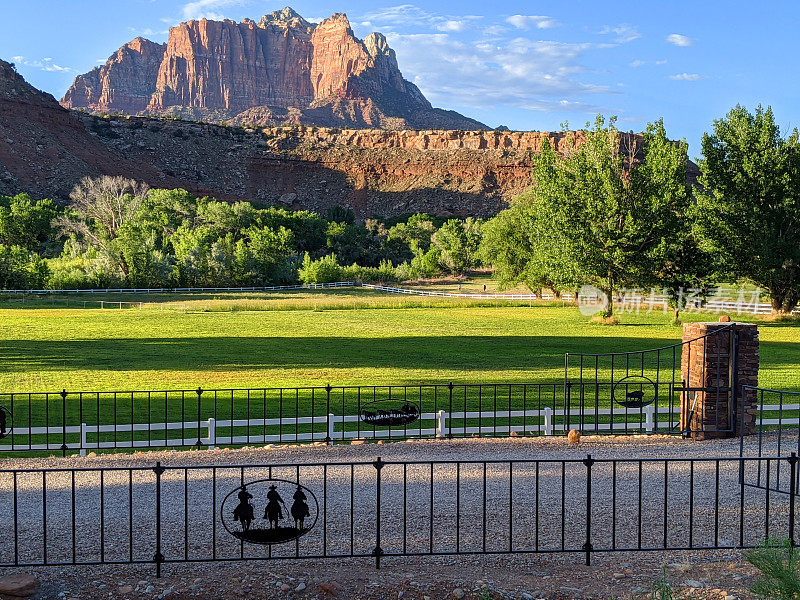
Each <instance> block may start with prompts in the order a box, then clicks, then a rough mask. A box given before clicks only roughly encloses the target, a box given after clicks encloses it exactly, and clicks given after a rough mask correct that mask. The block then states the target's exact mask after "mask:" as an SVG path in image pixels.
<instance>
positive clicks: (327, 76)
mask: <svg viewBox="0 0 800 600" xmlns="http://www.w3.org/2000/svg"><path fill="white" fill-rule="evenodd" d="M61 103H62V105H63V106H65V107H67V108H85V109H89V110H92V111H99V112H121V113H128V114H155V115H163V114H178V115H181V116H184V117H189V118H194V119H201V120H209V121H217V122H220V121H232V122H233V123H245V122H246V123H252V124H258V125H262V126H266V125H275V124H281V123H295V124H301V123H302V124H316V125H328V126H336V125H348V126H351V127H383V128H387V129H404V128H428V127H436V128H444V129H486V127H485V126H484V125H482V124H481V123H478V122H477V121H474V120H472V119H468V118H467V117H464V116H463V115H460V114H458V113H455V112H452V111H445V110H441V109H435V108H433V107H432V106H431V104H430V103H429V102H428V101H427V100H426V99H425V97H424V96H423V95H422V93H421V92H420V91H419V89H418V88H417V87H416V86H415V85H414V84H413V83H411V82H409V81H406V80H405V79H404V78H403V76H402V74H401V72H400V69H399V67H398V64H397V58H396V56H395V53H394V51H393V50H392V49H391V48H390V47H389V45H388V44H387V42H386V38H385V37H384V36H383V35H381V34H379V33H373V34H370V35H369V36H367V38H366V39H365V40H363V41H362V40H359V39H358V38H356V37H355V35H354V34H353V31H352V29H351V28H350V23H349V21H348V20H347V17H346V16H345V15H344V14H335V15H333V16H332V17H330V18H328V19H326V20H324V21H323V22H321V23H319V24H316V25H315V24H312V23H309V22H308V21H306V20H305V19H303V18H302V17H301V16H300V15H298V14H297V13H295V12H294V11H293V10H292V9H290V8H288V7H287V8H285V9H284V10H282V11H279V12H274V13H271V14H269V15H266V16H264V17H263V18H262V19H261V20H260V21H259V22H258V23H256V22H255V21H252V20H250V19H245V20H244V21H242V22H241V23H236V22H234V21H231V20H224V21H209V20H206V19H203V20H201V21H195V20H193V21H188V22H186V23H181V24H180V25H178V26H177V27H172V28H170V31H169V39H168V41H167V43H166V45H160V44H154V43H153V42H150V41H148V40H144V39H142V38H137V39H136V40H134V41H132V42H130V43H128V44H126V45H125V46H123V47H122V48H120V49H119V50H118V51H117V52H116V53H115V54H114V55H113V56H111V57H110V58H109V59H108V61H107V62H106V64H105V65H103V66H102V67H99V68H95V69H93V70H92V71H90V72H89V73H86V74H85V75H79V76H78V77H76V78H75V82H74V83H73V85H72V87H71V88H70V89H69V90H68V91H67V93H66V95H65V96H64V98H63V99H62V101H61Z"/></svg>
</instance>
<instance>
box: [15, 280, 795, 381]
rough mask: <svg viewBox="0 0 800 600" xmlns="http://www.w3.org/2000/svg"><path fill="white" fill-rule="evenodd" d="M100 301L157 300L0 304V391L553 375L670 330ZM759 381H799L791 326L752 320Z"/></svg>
mask: <svg viewBox="0 0 800 600" xmlns="http://www.w3.org/2000/svg"><path fill="white" fill-rule="evenodd" d="M106 299H107V300H135V301H144V300H151V301H155V302H164V303H165V304H164V305H163V306H160V305H158V304H155V305H152V306H149V307H148V306H145V307H144V308H141V309H139V308H126V309H123V310H119V309H108V308H106V309H104V310H100V309H98V308H90V307H91V306H92V305H91V304H89V305H87V306H88V307H87V308H85V309H84V308H83V307H82V303H83V301H84V300H88V301H96V300H99V298H96V297H94V298H87V297H81V298H78V299H76V298H71V300H72V302H73V304H72V305H67V304H65V303H64V302H63V301H61V300H59V299H56V301H55V303H53V304H51V303H50V301H42V302H38V303H33V304H31V303H30V302H26V303H25V304H22V303H20V302H18V301H16V300H15V299H12V300H6V301H4V302H0V392H27V391H56V390H60V389H62V388H66V389H68V390H127V389H138V390H150V389H152V390H157V389H179V388H183V389H193V388H196V387H198V386H202V387H203V388H206V389H209V388H227V387H271V386H306V385H325V384H326V383H331V384H332V385H351V384H376V383H377V384H406V383H411V384H413V383H420V382H448V381H451V380H452V381H455V382H475V383H477V382H507V383H509V382H546V381H559V380H560V379H561V378H563V364H564V353H566V352H573V353H574V352H611V351H626V350H640V349H646V348H652V347H657V346H663V345H666V344H670V343H674V342H675V341H678V340H679V338H680V335H681V330H680V328H679V327H675V326H673V325H671V323H670V317H669V315H665V314H663V313H661V312H654V313H652V314H640V315H632V314H630V315H629V314H624V315H621V320H622V324H621V325H617V326H605V325H600V324H596V323H590V322H588V319H587V318H586V317H584V316H582V315H581V314H580V313H579V312H578V310H577V309H576V308H574V307H571V306H562V305H561V303H555V304H551V305H537V304H535V303H534V304H533V305H532V306H529V304H528V303H527V302H517V303H505V302H491V301H489V302H479V301H471V300H457V299H448V298H423V297H407V296H389V295H386V294H383V293H380V292H371V291H368V290H361V289H343V290H328V291H321V292H320V291H317V292H309V291H298V292H280V293H263V294H261V293H256V294H246V295H244V296H243V295H241V294H237V295H231V294H229V295H224V294H216V295H186V296H181V297H176V296H174V295H165V296H163V297H160V298H143V297H141V296H137V297H135V298H125V297H120V296H115V297H107V298H106ZM60 302H61V303H60ZM75 302H80V303H81V305H75V304H74V303H75ZM685 318H687V319H688V318H692V319H698V320H709V319H714V320H715V319H716V316H715V315H698V314H695V315H685ZM760 383H761V385H764V386H769V387H778V388H783V389H791V390H798V389H800V324H797V323H772V322H763V323H762V325H761V379H760Z"/></svg>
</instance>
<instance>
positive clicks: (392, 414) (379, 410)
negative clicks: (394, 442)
mask: <svg viewBox="0 0 800 600" xmlns="http://www.w3.org/2000/svg"><path fill="white" fill-rule="evenodd" d="M359 417H360V419H361V422H362V423H365V424H367V425H373V426H377V427H400V426H406V425H410V424H411V423H413V422H415V421H417V420H418V419H419V417H420V409H419V406H418V405H417V404H416V403H415V402H411V401H408V400H399V399H395V398H384V399H383V400H373V401H372V402H368V403H366V404H365V405H364V406H363V407H362V408H361V413H360V415H359Z"/></svg>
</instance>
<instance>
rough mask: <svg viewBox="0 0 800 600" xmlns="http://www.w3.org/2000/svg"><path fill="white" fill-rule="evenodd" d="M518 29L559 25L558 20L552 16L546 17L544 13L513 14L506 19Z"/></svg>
mask: <svg viewBox="0 0 800 600" xmlns="http://www.w3.org/2000/svg"><path fill="white" fill-rule="evenodd" d="M506 22H507V23H510V24H511V25H513V26H514V27H516V28H517V29H530V28H531V27H536V28H537V29H550V28H551V27H556V26H558V21H556V20H555V19H553V18H552V17H545V16H543V15H511V16H510V17H508V18H507V19H506Z"/></svg>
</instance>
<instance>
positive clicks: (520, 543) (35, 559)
mask: <svg viewBox="0 0 800 600" xmlns="http://www.w3.org/2000/svg"><path fill="white" fill-rule="evenodd" d="M797 462H798V459H797V456H796V455H795V454H792V455H791V456H788V457H760V458H747V457H737V458H732V457H720V458H667V459H627V458H626V459H620V458H593V457H592V456H591V455H588V456H586V457H585V458H582V459H569V460H550V459H548V460H544V459H543V460H481V461H472V460H470V461H384V460H382V459H381V458H377V459H376V460H375V461H370V462H337V463H313V464H302V465H298V464H275V465H235V466H233V465H232V466H227V465H226V466H205V465H198V466H180V467H178V466H166V465H162V464H160V463H156V464H154V465H152V466H149V467H119V468H95V469H3V470H0V498H1V499H2V501H0V520H2V523H3V530H4V531H5V532H6V534H5V535H3V536H2V538H1V539H0V566H12V565H13V566H47V565H54V566H55V565H93V564H142V563H144V564H153V565H154V566H155V568H156V572H157V575H161V570H162V567H163V565H172V564H177V563H189V562H211V561H243V560H262V559H271V560H277V559H297V558H313V559H337V558H343V557H361V558H369V559H371V560H373V561H374V562H375V565H376V567H380V565H381V561H382V560H385V559H387V558H389V559H390V558H392V557H404V556H432V555H475V554H512V553H513V554H520V553H574V554H578V555H580V556H581V557H582V558H583V559H584V560H585V562H586V563H587V564H589V563H590V561H591V557H592V555H593V554H595V553H597V552H615V551H635V552H638V551H657V550H661V551H665V550H666V551H677V550H695V549H702V550H726V549H727V550H731V549H739V548H751V547H756V546H759V545H761V544H763V543H764V542H765V540H767V539H770V538H786V537H788V538H789V539H790V540H792V541H794V539H795V511H796V502H795V494H780V493H770V490H769V489H768V488H767V489H759V488H754V487H751V486H746V485H745V484H744V479H743V477H742V476H741V475H742V473H743V472H749V471H751V470H753V469H755V468H757V466H758V464H764V463H766V464H768V465H772V467H773V468H774V467H775V466H776V465H778V464H779V463H780V464H785V465H787V466H788V468H789V470H790V473H791V476H792V477H796V475H797Z"/></svg>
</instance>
